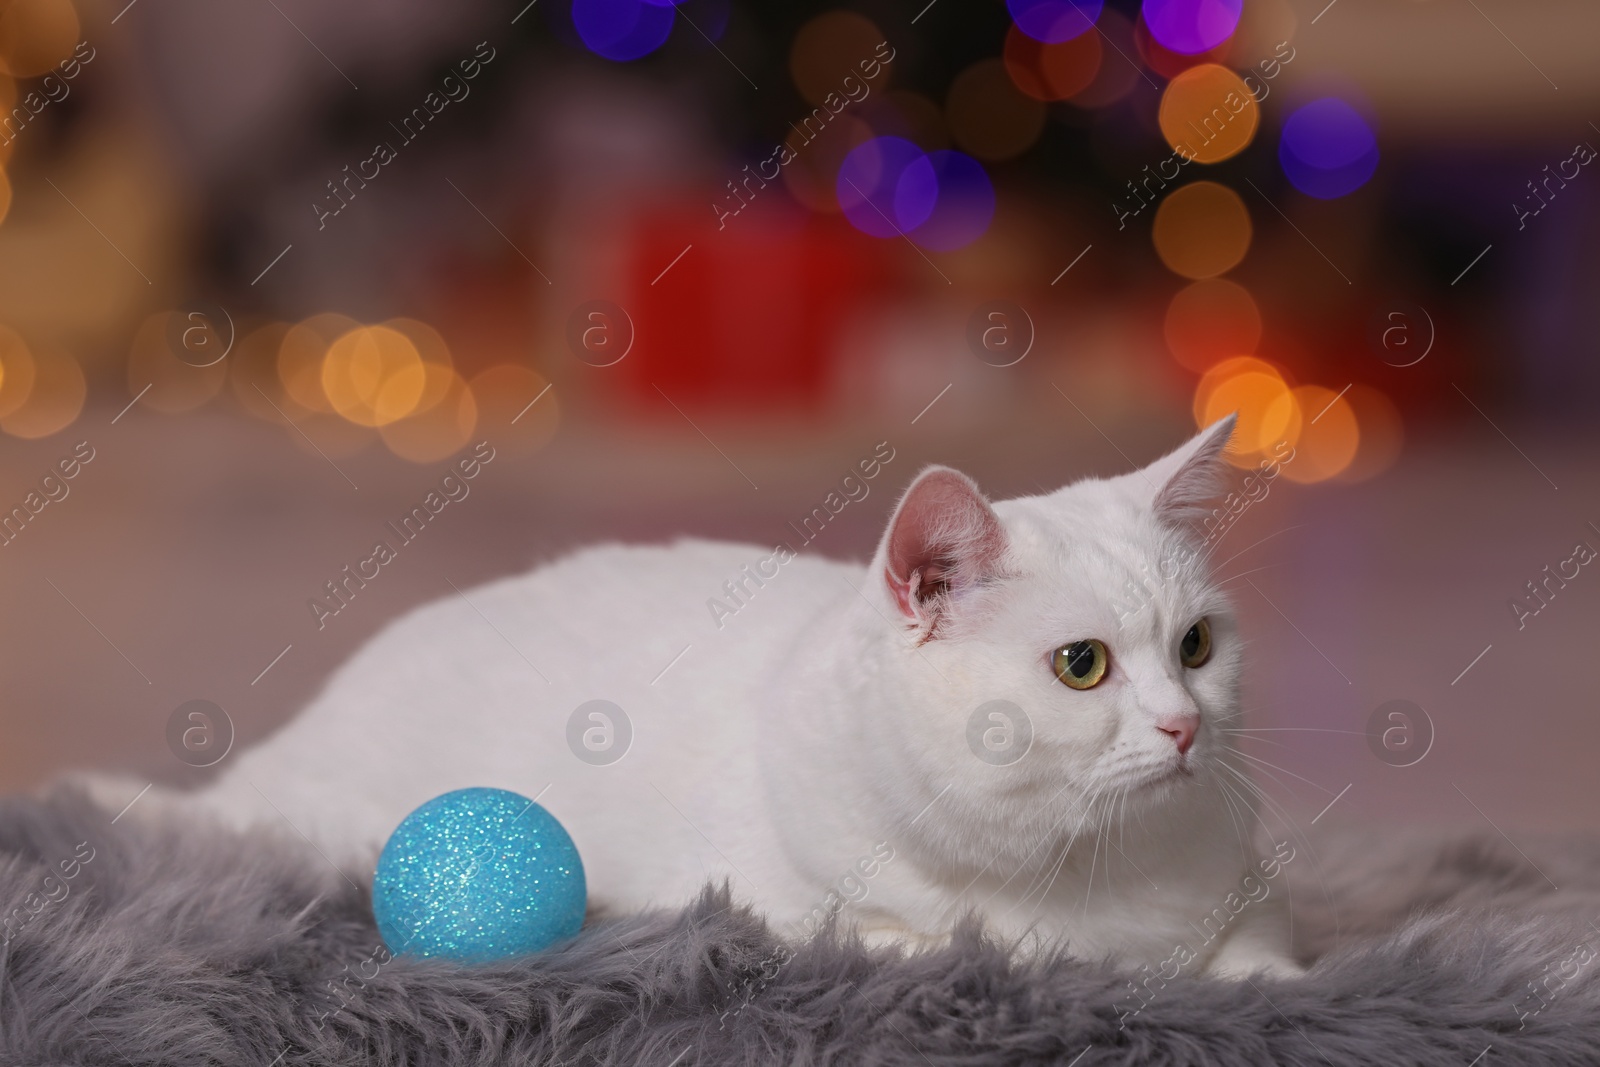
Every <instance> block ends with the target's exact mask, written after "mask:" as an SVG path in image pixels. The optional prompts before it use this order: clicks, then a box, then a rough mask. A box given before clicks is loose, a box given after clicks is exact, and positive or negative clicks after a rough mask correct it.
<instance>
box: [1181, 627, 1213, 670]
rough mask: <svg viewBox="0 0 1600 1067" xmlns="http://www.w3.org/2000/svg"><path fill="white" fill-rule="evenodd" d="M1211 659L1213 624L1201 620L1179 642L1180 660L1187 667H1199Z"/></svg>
mask: <svg viewBox="0 0 1600 1067" xmlns="http://www.w3.org/2000/svg"><path fill="white" fill-rule="evenodd" d="M1210 658H1211V624H1210V623H1209V622H1207V621H1206V620H1205V619H1201V620H1200V621H1199V622H1197V623H1195V624H1194V625H1193V626H1191V627H1189V632H1188V633H1186V634H1184V635H1183V640H1182V641H1179V642H1178V660H1179V662H1181V663H1182V664H1183V665H1184V666H1185V667H1199V666H1203V665H1204V664H1205V661H1206V660H1208V659H1210Z"/></svg>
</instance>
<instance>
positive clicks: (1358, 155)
mask: <svg viewBox="0 0 1600 1067" xmlns="http://www.w3.org/2000/svg"><path fill="white" fill-rule="evenodd" d="M1278 162H1279V163H1280V164H1281V165H1282V166H1283V173H1284V174H1285V175H1286V176H1288V178H1289V180H1290V181H1291V182H1293V183H1294V187H1295V188H1296V189H1299V190H1300V191H1301V192H1302V193H1305V194H1306V195H1307V196H1314V197H1316V198H1318V199H1319V200H1332V199H1335V198H1336V197H1341V196H1346V195H1348V194H1350V193H1353V192H1355V191H1356V190H1357V189H1359V188H1361V187H1362V186H1363V185H1365V184H1366V183H1367V180H1368V179H1369V178H1371V177H1372V175H1373V172H1375V171H1376V170H1377V169H1378V140H1377V138H1376V137H1375V136H1373V133H1372V127H1371V126H1369V125H1368V124H1367V120H1366V119H1364V118H1362V117H1361V114H1360V113H1359V112H1357V111H1356V109H1355V108H1353V107H1351V106H1350V105H1349V104H1348V103H1346V102H1345V101H1343V100H1341V99H1339V98H1338V97H1336V96H1325V97H1323V98H1322V99H1320V100H1313V101H1311V102H1310V103H1309V104H1306V105H1304V106H1302V107H1300V108H1297V109H1296V110H1295V111H1294V112H1293V113H1292V114H1290V115H1289V117H1288V118H1287V119H1285V120H1284V123H1283V137H1282V139H1281V140H1280V141H1279V142H1278Z"/></svg>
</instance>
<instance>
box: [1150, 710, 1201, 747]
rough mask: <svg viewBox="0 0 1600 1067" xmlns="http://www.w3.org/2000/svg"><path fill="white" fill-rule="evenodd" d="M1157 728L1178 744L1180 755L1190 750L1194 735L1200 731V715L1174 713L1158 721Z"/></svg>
mask: <svg viewBox="0 0 1600 1067" xmlns="http://www.w3.org/2000/svg"><path fill="white" fill-rule="evenodd" d="M1156 729H1157V730H1160V731H1161V732H1162V733H1164V734H1167V735H1168V736H1170V737H1171V738H1172V740H1173V741H1174V742H1176V743H1177V746H1178V755H1180V756H1181V755H1183V754H1184V753H1186V752H1188V751H1189V746H1190V745H1193V744H1194V735H1195V734H1197V733H1199V732H1200V716H1198V715H1172V716H1168V717H1166V718H1163V719H1158V720H1157V721H1156Z"/></svg>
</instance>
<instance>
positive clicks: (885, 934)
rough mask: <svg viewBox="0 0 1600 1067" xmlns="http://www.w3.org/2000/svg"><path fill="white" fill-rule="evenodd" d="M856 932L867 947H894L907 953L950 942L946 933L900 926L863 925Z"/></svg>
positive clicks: (927, 949) (928, 949)
mask: <svg viewBox="0 0 1600 1067" xmlns="http://www.w3.org/2000/svg"><path fill="white" fill-rule="evenodd" d="M856 933H857V935H858V936H860V938H861V943H862V944H863V945H865V946H866V947H867V948H869V949H881V948H890V947H895V948H898V949H900V951H902V952H905V953H907V954H911V953H916V952H931V951H933V950H934V949H940V948H944V947H945V946H946V945H948V944H949V943H950V937H949V935H948V934H923V933H918V932H917V931H915V930H909V929H906V928H905V927H901V926H863V927H860V928H858V929H857V930H856Z"/></svg>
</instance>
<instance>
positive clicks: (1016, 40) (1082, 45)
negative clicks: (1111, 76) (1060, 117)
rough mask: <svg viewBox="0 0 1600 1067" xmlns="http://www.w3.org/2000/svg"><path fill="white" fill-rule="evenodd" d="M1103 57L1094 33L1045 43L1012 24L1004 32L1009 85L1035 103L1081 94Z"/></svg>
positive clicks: (1091, 81)
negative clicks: (1058, 42) (1032, 99)
mask: <svg viewBox="0 0 1600 1067" xmlns="http://www.w3.org/2000/svg"><path fill="white" fill-rule="evenodd" d="M1104 54H1105V52H1104V49H1103V47H1102V46H1101V44H1100V34H1098V33H1080V34H1079V35H1078V36H1076V37H1074V38H1072V39H1071V40H1067V41H1062V42H1061V43H1060V44H1046V43H1044V42H1043V41H1036V40H1034V39H1033V38H1032V37H1029V36H1028V35H1027V34H1025V33H1023V32H1022V31H1021V30H1019V29H1017V27H1016V25H1015V24H1014V23H1013V24H1012V26H1011V29H1010V30H1008V31H1007V32H1006V47H1005V57H1004V59H1005V65H1006V73H1007V74H1009V75H1010V76H1011V82H1012V84H1013V85H1015V86H1016V87H1017V88H1018V89H1019V90H1021V91H1022V92H1024V93H1027V94H1028V95H1029V96H1031V97H1033V98H1034V99H1035V100H1066V99H1067V98H1068V97H1072V96H1076V95H1077V94H1078V93H1081V92H1083V91H1084V90H1085V89H1087V88H1089V86H1090V85H1092V84H1094V80H1095V75H1097V74H1099V73H1100V63H1101V61H1102V58H1103V57H1104Z"/></svg>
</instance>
